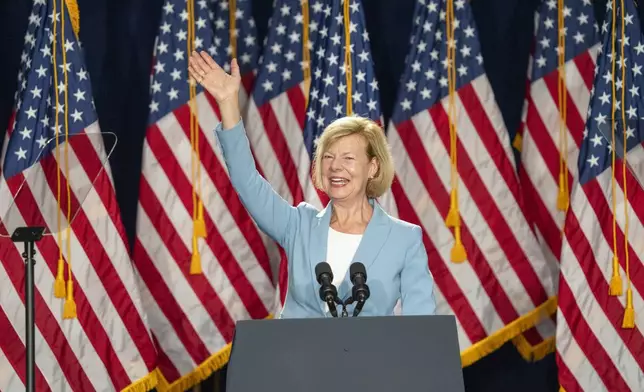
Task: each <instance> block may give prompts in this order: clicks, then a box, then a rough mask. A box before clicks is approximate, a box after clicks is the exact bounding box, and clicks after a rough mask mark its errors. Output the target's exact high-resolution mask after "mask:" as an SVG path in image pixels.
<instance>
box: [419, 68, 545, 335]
mask: <svg viewBox="0 0 644 392" xmlns="http://www.w3.org/2000/svg"><path fill="white" fill-rule="evenodd" d="M473 85H476V81H474V82H473ZM475 91H476V90H475V89H474V87H472V85H470V87H465V88H463V89H461V90H460V91H459V94H458V96H459V98H460V102H461V103H462V104H463V105H464V107H465V110H466V111H467V113H468V115H470V116H472V115H473V114H474V113H482V112H483V109H482V107H481V104H480V102H479V101H478V99H479V97H477V96H476V92H475ZM436 108H439V106H436ZM433 111H434V110H433V109H432V110H430V113H431V112H433ZM432 117H433V118H434V122H435V124H436V125H437V126H436V131H437V133H438V135H439V136H440V138H441V140H442V141H443V145H444V146H445V149H446V153H447V151H449V146H450V142H449V133H448V129H449V128H448V127H445V126H441V124H445V125H447V121H448V119H447V113H446V112H444V111H438V112H436V114H434V115H433V116H432ZM466 117H467V116H466V115H462V116H460V117H459V119H460V120H461V121H464V122H465V121H467V120H466ZM436 118H440V120H438V121H436ZM484 119H485V120H486V119H487V116H486V115H477V116H475V122H473V123H471V124H468V123H466V124H464V125H465V126H462V127H459V131H458V132H457V136H456V140H457V149H458V158H457V159H458V172H459V174H460V176H461V178H463V179H464V180H463V184H464V185H465V186H466V187H467V188H468V189H469V191H470V192H469V193H470V194H469V197H470V198H471V199H472V200H473V201H474V204H475V205H476V207H477V209H478V212H479V213H480V216H482V217H483V219H484V221H485V222H486V223H487V224H488V225H489V228H490V230H491V232H492V233H494V236H493V237H492V238H496V239H498V247H499V248H500V249H502V251H503V252H504V253H505V255H506V257H507V260H508V262H509V263H510V266H511V267H512V269H513V270H514V271H515V273H516V277H518V278H519V280H520V281H521V283H522V285H523V288H524V289H525V290H526V292H527V294H528V295H529V297H530V299H531V300H532V303H533V305H535V306H538V305H539V304H541V303H543V302H544V301H545V300H547V299H548V296H547V295H546V293H545V290H544V289H543V286H542V285H541V284H534V283H535V282H539V283H541V280H540V279H539V276H538V275H537V273H536V272H535V271H534V269H532V268H526V267H525V265H524V261H525V260H528V259H530V258H533V259H534V258H536V257H541V255H540V254H537V253H536V252H534V250H536V249H524V248H523V247H522V243H521V242H519V241H518V238H521V237H522V234H524V233H527V234H529V235H530V234H532V233H529V230H528V225H527V222H526V221H525V220H524V218H523V214H522V213H520V214H516V212H514V213H513V212H512V209H510V208H506V209H501V208H500V207H499V204H498V203H499V202H500V201H501V199H502V195H503V194H504V193H505V192H506V191H507V190H510V192H511V194H512V195H513V200H512V201H513V202H515V203H517V208H518V210H519V211H520V212H522V209H521V208H519V206H520V204H519V203H518V202H519V201H521V200H522V198H521V196H520V195H519V194H518V187H517V186H516V185H517V184H518V183H517V181H516V180H515V174H514V169H513V166H512V164H511V163H510V161H509V160H508V159H507V158H508V156H507V155H506V154H505V153H504V150H503V148H502V142H501V140H498V135H496V132H493V131H492V129H493V128H487V127H486V126H485V125H484V124H487V126H488V127H491V126H492V125H491V124H490V123H489V122H488V121H485V120H484ZM474 123H476V124H481V125H477V127H478V128H476V129H479V130H478V131H474V130H475V128H474V126H473V124H474ZM459 125H460V124H459ZM488 130H489V131H488ZM494 135H496V136H497V138H495V137H494ZM477 139H479V140H481V141H482V142H483V145H484V146H485V150H487V154H485V152H484V151H483V149H480V148H478V149H477V148H476V145H475V143H474V142H475V141H476V140H477ZM495 139H496V140H495ZM505 144H507V145H509V142H507V143H505ZM490 161H493V162H494V163H495V164H496V166H497V169H498V172H499V173H501V175H502V177H503V178H504V180H505V181H504V182H502V181H493V179H494V178H495V176H494V174H493V173H491V172H487V168H486V167H485V164H484V162H490ZM501 184H503V185H505V187H502V188H501V189H499V186H500V185H501ZM493 191H495V192H494V193H492V192H493ZM508 199H509V198H507V196H506V198H505V199H504V200H506V203H507V200H508ZM486 206H487V208H486ZM504 212H505V214H504ZM463 219H466V220H467V219H468V217H466V216H464V217H463ZM474 222H475V221H474V220H472V221H471V223H469V224H470V225H471V224H473V223H474ZM522 231H523V233H522ZM485 235H486V236H487V234H485ZM531 251H532V252H531ZM528 252H531V253H528ZM519 255H520V256H519ZM483 257H484V259H487V260H488V262H487V264H489V265H488V266H489V267H491V268H494V267H495V266H498V267H499V268H498V269H497V271H495V274H494V276H495V277H497V279H499V280H504V277H503V270H506V268H501V266H500V265H499V264H497V263H493V262H490V260H489V257H490V256H488V253H485V254H484V256H483ZM499 275H501V276H499ZM481 279H482V280H483V279H485V276H484V275H483V276H481ZM502 306H503V308H505V306H506V304H504V305H502ZM514 309H517V310H518V311H520V312H521V313H523V312H526V311H527V310H528V309H521V308H517V307H516V305H515V307H514ZM505 317H507V318H505ZM505 317H504V321H505V322H506V323H508V322H509V321H510V320H512V319H514V318H516V317H518V315H517V314H516V313H514V314H512V313H508V314H507V315H506V316H505Z"/></svg>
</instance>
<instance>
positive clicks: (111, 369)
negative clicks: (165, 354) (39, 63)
mask: <svg viewBox="0 0 644 392" xmlns="http://www.w3.org/2000/svg"><path fill="white" fill-rule="evenodd" d="M46 159H47V158H46ZM42 165H43V166H44V167H46V166H49V167H52V166H53V167H55V166H54V165H48V164H46V163H45V162H43V164H42ZM44 170H47V169H44ZM35 173H36V174H44V172H35ZM34 177H36V178H34ZM50 177H51V174H49V175H47V178H40V176H35V175H31V176H27V179H26V180H27V183H28V184H29V186H27V187H23V188H22V189H21V191H20V195H19V197H18V198H17V199H16V203H17V206H18V208H20V210H31V211H34V213H37V214H38V215H40V208H39V207H38V204H37V203H36V202H35V200H34V198H33V196H32V194H31V190H32V189H34V190H35V189H38V188H39V187H42V186H46V185H45V184H48V185H49V187H50V190H51V188H52V187H53V188H55V186H56V184H55V183H54V184H52V179H51V178H50ZM54 177H55V176H54ZM21 179H22V175H16V176H14V177H12V178H11V180H10V181H7V182H6V183H7V185H8V186H9V189H10V190H11V191H12V193H13V194H14V195H15V194H17V192H18V189H19V186H20V182H18V180H21ZM65 187H66V181H65V179H64V176H62V175H61V188H62V189H65ZM71 198H72V200H73V203H75V202H76V200H75V197H74V195H73V194H72V195H71ZM48 199H55V197H53V195H50V196H48ZM65 199H66V197H65ZM36 211H37V212H36ZM47 216H51V214H43V215H40V216H38V217H37V218H38V220H42V219H43V218H46V217H47ZM82 217H84V214H82V211H78V214H77V216H76V219H75V220H74V222H73V223H74V224H73V225H72V230H73V231H74V233H75V234H77V235H78V234H79V233H82V234H83V235H84V238H87V236H90V235H91V234H93V233H92V230H91V228H90V227H89V226H88V225H87V222H86V221H85V220H84V219H82ZM46 220H47V219H46ZM65 222H66V221H65V220H63V227H65V226H66V223H65ZM47 225H48V227H55V225H53V224H52V223H51V222H47ZM72 241H74V242H76V243H77V244H79V241H78V240H77V238H75V237H72ZM38 245H41V246H42V249H41V250H40V253H41V254H42V255H43V257H44V258H45V259H46V262H47V266H48V267H49V269H50V271H51V274H52V276H54V277H55V276H56V268H57V267H56V265H57V257H55V255H57V254H58V245H57V244H56V242H55V240H54V237H52V236H44V237H43V238H42V239H41V240H40V241H39V242H38ZM79 245H81V246H83V247H84V246H85V243H80V244H79ZM94 245H95V246H96V244H94ZM96 248H100V247H99V246H96ZM91 249H94V248H91ZM96 250H97V251H100V249H96ZM72 252H74V253H73V255H72V268H73V269H74V266H75V264H74V263H73V260H78V259H81V260H82V258H81V257H79V256H81V255H80V254H79V252H80V249H79V247H77V246H75V247H73V249H72ZM86 252H87V251H86ZM63 254H65V252H63ZM87 254H91V253H87ZM90 259H91V258H90ZM90 262H91V261H90ZM104 264H105V263H104ZM78 268H79V267H76V268H75V270H76V272H75V273H74V274H73V275H74V276H73V281H74V299H75V301H76V306H77V312H78V313H77V314H78V321H79V323H80V327H81V328H82V330H83V331H84V334H82V335H81V336H84V337H85V338H87V340H88V341H89V342H90V343H91V345H92V346H93V347H94V349H95V350H96V354H97V355H98V358H97V359H98V360H99V361H100V362H102V364H103V366H105V370H106V371H107V373H108V376H109V377H110V379H111V381H112V383H113V385H114V386H115V387H119V386H120V387H121V388H123V387H125V386H127V385H129V384H130V380H129V378H128V376H127V374H126V371H125V368H124V367H123V365H122V363H121V361H120V360H119V357H118V355H117V354H116V352H115V350H114V348H113V347H112V346H111V345H110V344H109V342H110V338H109V336H108V335H107V333H106V331H105V330H104V329H103V328H102V327H99V328H97V327H96V326H102V324H101V322H100V321H99V318H98V317H97V316H96V313H95V312H94V309H93V307H92V306H91V304H90V302H89V299H88V297H87V295H86V294H85V290H86V289H84V288H83V285H82V284H81V283H82V282H79V281H78V278H77V276H83V275H79V272H80V271H79V269H78ZM49 287H51V288H52V290H53V280H52V281H51V285H50V286H49ZM109 294H110V293H108V295H109ZM110 299H112V301H114V300H115V298H110ZM89 331H91V333H90V332H89ZM71 332H72V331H68V333H71ZM80 332H81V331H77V333H80ZM74 341H77V339H74ZM84 347H85V350H86V349H87V348H86V347H87V346H84ZM79 349H80V348H79ZM95 366H96V364H95V363H93V364H92V369H91V370H90V369H86V372H89V373H93V372H95V371H96V370H98V369H96V368H95ZM101 376H102V377H104V376H105V375H104V374H101ZM88 377H89V374H88ZM89 379H90V380H92V377H89ZM97 381H98V380H97Z"/></svg>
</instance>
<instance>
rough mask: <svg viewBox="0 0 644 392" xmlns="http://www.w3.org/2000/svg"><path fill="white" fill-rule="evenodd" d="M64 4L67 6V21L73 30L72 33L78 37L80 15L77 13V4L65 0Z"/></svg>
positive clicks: (71, 0) (73, 1)
mask: <svg viewBox="0 0 644 392" xmlns="http://www.w3.org/2000/svg"><path fill="white" fill-rule="evenodd" d="M65 3H66V4H67V11H68V12H69V19H70V20H71V22H72V30H74V33H76V36H77V37H78V33H79V31H80V14H79V12H78V2H77V1H76V0H65Z"/></svg>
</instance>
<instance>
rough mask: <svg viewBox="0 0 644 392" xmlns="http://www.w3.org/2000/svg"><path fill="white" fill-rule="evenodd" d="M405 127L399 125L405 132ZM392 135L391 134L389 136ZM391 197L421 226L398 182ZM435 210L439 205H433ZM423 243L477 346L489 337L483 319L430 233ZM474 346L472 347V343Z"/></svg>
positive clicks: (437, 280) (405, 215)
mask: <svg viewBox="0 0 644 392" xmlns="http://www.w3.org/2000/svg"><path fill="white" fill-rule="evenodd" d="M404 125H405V123H402V124H399V126H400V127H402V128H403V129H404V128H405V126H404ZM390 135H391V132H390ZM392 193H393V194H394V195H395V197H396V206H397V207H398V212H399V214H400V218H401V219H404V220H406V221H408V222H413V223H415V224H421V222H420V219H419V217H418V215H417V214H416V212H415V211H414V207H412V205H411V203H410V201H409V198H408V197H407V195H406V193H405V191H404V189H403V187H402V185H401V182H400V181H398V179H396V180H395V181H394V182H393V184H392ZM434 207H436V204H434ZM423 243H424V244H425V248H426V250H427V257H428V261H429V269H430V270H431V271H432V275H433V276H434V282H435V283H436V288H437V289H438V291H440V293H441V295H442V296H443V298H445V300H446V302H447V303H448V304H449V308H451V311H452V312H453V314H454V315H456V318H457V320H458V321H459V322H460V323H461V325H462V326H463V330H464V331H465V334H466V335H467V338H468V339H469V342H468V343H470V342H477V341H479V340H482V339H484V338H485V337H487V331H486V330H485V327H484V326H483V324H482V323H481V321H480V320H481V319H480V318H479V317H478V315H477V314H476V312H475V309H474V308H473V307H472V305H471V304H470V301H468V300H467V297H466V296H465V293H464V292H463V291H462V289H461V287H460V285H459V283H458V282H457V280H456V279H455V277H454V276H453V275H452V273H451V272H450V271H449V269H448V268H447V265H446V264H447V263H449V262H447V261H445V260H444V258H443V257H442V256H441V255H440V253H439V252H438V249H437V248H436V247H435V246H434V243H433V242H432V239H430V238H429V236H428V231H427V230H423ZM470 344H471V343H470Z"/></svg>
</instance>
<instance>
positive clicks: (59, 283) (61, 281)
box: [54, 258, 65, 298]
mask: <svg viewBox="0 0 644 392" xmlns="http://www.w3.org/2000/svg"><path fill="white" fill-rule="evenodd" d="M64 271H65V261H64V260H63V259H62V258H59V259H58V272H57V273H56V281H55V282H54V297H56V298H65V276H64V275H65V273H64Z"/></svg>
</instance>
